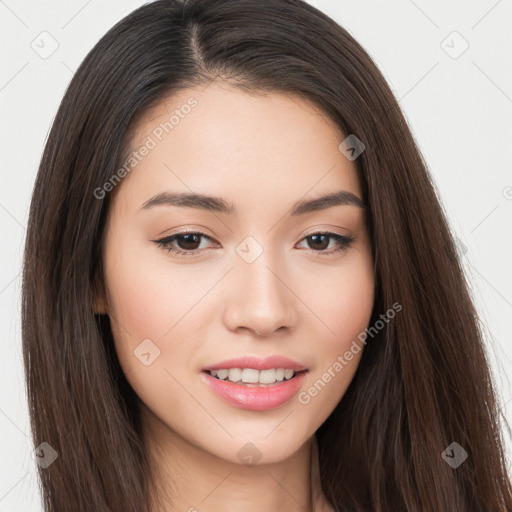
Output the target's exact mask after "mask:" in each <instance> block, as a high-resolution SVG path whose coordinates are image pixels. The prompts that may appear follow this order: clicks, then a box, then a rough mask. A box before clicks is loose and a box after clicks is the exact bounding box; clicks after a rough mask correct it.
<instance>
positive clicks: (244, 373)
mask: <svg viewBox="0 0 512 512" xmlns="http://www.w3.org/2000/svg"><path fill="white" fill-rule="evenodd" d="M305 371H306V370H302V371H297V370H294V369H292V368H269V369H266V370H256V369H255V368H229V369H228V368H221V369H218V370H215V369H212V370H204V373H207V374H208V375H210V376H211V377H213V378H215V379H217V380H221V381H224V382H230V383H232V384H236V385H239V386H245V387H249V388H250V387H259V388H266V387H272V386H277V385H279V384H281V383H283V382H288V381H290V380H292V379H294V378H295V377H296V376H297V375H298V374H300V373H304V372H305Z"/></svg>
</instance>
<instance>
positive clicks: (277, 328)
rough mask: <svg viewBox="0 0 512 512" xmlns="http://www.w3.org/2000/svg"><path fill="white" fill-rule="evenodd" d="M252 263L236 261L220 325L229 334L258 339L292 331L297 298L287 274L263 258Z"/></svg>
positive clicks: (262, 256) (295, 320)
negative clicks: (244, 332)
mask: <svg viewBox="0 0 512 512" xmlns="http://www.w3.org/2000/svg"><path fill="white" fill-rule="evenodd" d="M264 255H265V252H264V253H263V254H262V255H261V256H260V257H259V258H258V259H257V260H256V261H254V262H252V263H247V262H245V261H243V260H239V261H237V262H236V263H235V268H234V269H233V271H232V272H231V279H230V282H229V284H228V286H229V300H228V303H227V305H226V307H225V309H224V322H225V325H226V327H227V328H228V329H230V330H232V331H239V330H244V329H245V330H249V331H251V332H253V333H254V334H256V335H258V336H270V335H272V334H273V333H277V332H281V331H282V332H284V331H286V330H290V329H293V328H294V327H295V325H296V322H297V318H298V315H297V298H296V296H295V294H294V293H293V286H291V284H289V283H288V281H289V279H287V278H286V277H287V273H286V272H284V271H283V270H279V269H278V268H276V265H275V264H272V265H271V261H269V259H268V258H266V257H264Z"/></svg>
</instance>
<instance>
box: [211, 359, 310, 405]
mask: <svg viewBox="0 0 512 512" xmlns="http://www.w3.org/2000/svg"><path fill="white" fill-rule="evenodd" d="M230 368H253V369H255V370H269V369H272V368H287V369H292V370H295V371H296V372H300V373H296V374H295V376H294V377H293V378H292V379H290V380H287V381H282V382H276V383H275V384H271V385H268V386H266V387H257V386H255V387H248V386H244V385H242V384H237V383H234V382H228V381H223V380H219V379H216V378H215V377H212V376H211V375H210V374H209V373H208V371H207V370H219V369H227V370H228V369H230ZM305 370H306V367H305V366H304V365H302V364H299V363H297V362H296V361H293V360H291V359H289V358H287V357H283V356H270V357H266V358H258V357H253V356H246V357H241V358H237V359H230V360H227V361H221V362H219V363H216V364H214V365H210V366H207V367H205V368H203V372H202V373H201V378H202V379H203V382H205V384H206V385H207V386H208V387H209V388H210V389H211V390H212V391H213V392H214V393H215V394H216V395H217V396H219V397H220V398H222V399H224V400H225V401H226V402H228V403H230V404H231V405H234V406H235V407H238V408H240V409H246V410H250V411H267V410H271V409H276V408H277V407H280V406H281V405H283V404H285V403H286V402H288V401H289V400H290V399H291V398H293V397H294V396H295V395H296V394H297V393H298V391H299V389H300V388H301V386H302V383H303V381H304V376H305V374H306V371H305Z"/></svg>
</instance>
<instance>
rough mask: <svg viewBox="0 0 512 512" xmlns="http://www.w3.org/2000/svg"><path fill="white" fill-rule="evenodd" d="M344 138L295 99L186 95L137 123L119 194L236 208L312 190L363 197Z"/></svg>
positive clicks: (219, 90)
mask: <svg viewBox="0 0 512 512" xmlns="http://www.w3.org/2000/svg"><path fill="white" fill-rule="evenodd" d="M344 138H345V136H344V135H343V134H342V133H341V130H340V129H339V127H338V126H337V125H336V123H334V122H333V121H332V120H331V119H330V118H329V117H328V116H327V115H326V114H325V113H324V112H323V111H322V110H320V109H319V108H318V107H316V106H315V105H314V104H313V103H311V102H309V101H307V100H306V99H304V98H301V97H299V96H296V95H286V94H283V93H277V92H271V93H251V94H249V93H247V92H245V91H240V90H237V89H234V88H232V87H231V86H226V85H223V84H221V83H216V82H214V83H212V84H210V85H208V86H207V87H206V88H205V87H204V86H202V87H198V88H187V89H182V90H180V91H179V92H178V93H176V94H173V95H172V96H169V97H168V98H166V99H165V100H163V101H161V102H160V103H159V104H157V105H156V106H154V107H153V108H152V109H151V110H149V111H147V112H146V113H145V114H144V115H143V116H142V117H141V119H140V120H139V122H138V124H137V126H136V128H135V130H134V132H133V135H132V138H131V141H130V153H129V155H128V156H130V154H131V155H132V162H131V163H132V164H133V165H131V166H130V165H128V166H127V168H130V171H129V173H127V175H126V176H127V177H126V178H124V180H123V182H122V186H121V187H118V190H116V193H118V192H120V190H119V189H124V192H123V193H122V195H123V196H124V199H125V200H126V201H132V202H133V201H139V200H140V199H141V198H142V197H144V196H148V195H149V194H156V193H159V192H163V191H166V190H182V191H194V192H202V193H212V194H215V195H219V196H223V197H226V198H229V200H230V201H232V202H233V203H238V200H239V201H244V202H247V201H248V200H249V199H251V200H254V199H255V198H258V199H259V200H260V201H261V200H265V201H267V202H269V201H272V199H273V198H274V199H277V200H280V201H284V200H285V198H286V197H287V196H288V195H289V196H290V198H293V199H294V200H296V199H298V198H300V197H302V196H304V195H306V194H308V191H309V190H311V194H313V195H314V194H315V193H316V192H318V193H324V192H325V191H326V190H327V191H332V190H338V189H345V190H348V191H351V192H353V193H354V194H356V195H358V196H360V186H359V181H358V178H357V173H356V167H355V164H354V162H351V161H349V160H348V159H347V158H346V157H345V156H344V155H343V154H342V153H341V152H340V150H339V149H338V146H339V144H340V143H341V142H342V140H343V139H344ZM144 148H146V149H144ZM134 152H135V153H138V156H137V158H136V161H135V160H133V158H135V157H134V156H133V153H134ZM142 153H143V154H144V155H143V156H141V154H142ZM139 202H140V201H139ZM260 204H261V203H260Z"/></svg>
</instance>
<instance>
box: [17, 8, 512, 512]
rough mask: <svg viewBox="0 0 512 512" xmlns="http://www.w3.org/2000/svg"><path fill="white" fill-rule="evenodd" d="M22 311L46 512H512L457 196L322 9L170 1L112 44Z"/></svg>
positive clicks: (41, 227) (96, 60) (60, 182)
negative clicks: (449, 200) (455, 217)
mask: <svg viewBox="0 0 512 512" xmlns="http://www.w3.org/2000/svg"><path fill="white" fill-rule="evenodd" d="M22 313H23V333H22V334H23V349H24V360H25V369H26V376H27V387H28V397H29V402H30V414H31V421H32V430H33V435H34V442H35V446H41V444H42V443H47V445H46V444H45V445H43V446H44V448H45V449H46V452H47V453H48V452H49V451H50V450H51V453H53V454H54V455H53V457H52V460H51V462H50V461H49V460H46V463H43V464H41V463H40V478H41V483H42V490H43V498H44V504H45V510H46V511H52V512H60V511H67V510H80V511H86V510H91V511H141V510H148V511H151V512H156V511H167V512H170V511H172V512H174V511H178V510H189V511H194V510H197V511H209V510H216V511H217V510H223V511H224V510H226V511H227V510H236V511H251V510H260V509H261V508H262V507H263V508H265V509H266V510H276V511H277V510H305V511H310V510H316V511H332V510H336V511H356V510H357V511H366V510H372V511H382V512H384V511H398V510H410V511H451V512H453V511H461V512H462V511H468V510H471V511H480V510H482V511H484V510H485V511H489V510H496V511H506V510H511V509H512V490H511V484H510V478H509V475H508V474H507V467H506V461H505V457H504V451H503V444H502V443H503V440H502V439H501V437H500V436H501V432H500V423H499V420H500V418H499V413H498V410H499V409H498V406H497V397H496V392H495V388H494V383H493V381H492V379H491V374H490V370H489V364H488V361H487V358H486V353H485V350H484V344H483V340H482V335H481V332H480V329H479V325H478V319H477V316H476V312H475V309H474V306H473V304H472V302H471V299H470V296H469V293H468V287H467V283H466V281H465V279H464V276H463V272H462V270H461V266H460V264H459V261H458V258H457V254H456V249H455V244H454V240H453V238H452V235H451V234H450V231H449V228H448V225H447V222H446V219H445V217H444V215H443V212H442V209H441V207H440V205H439V202H438V200H437V198H436V194H435V191H434V188H433V185H432V182H431V178H430V176H429V174H428V171H427V169H426V167H425V164H424V162H423V161H422V158H421V154H420V152H419V150H418V148H417V147H416V144H415V142H414V139H413V137H412V135H411V133H410V130H409V128H408V126H407V124H406V122H405V120H404V117H403V115H402V113H401V112H400V109H399V107H398V105H397V102H396V100H395V98H394V97H393V95H392V93H391V91H390V89H389V87H388V85H387V84H386V82H385V80H384V79H383V77H382V75H381V73H380V72H379V71H378V69H377V68H376V66H375V65H374V63H373V62H372V60H371V58H370V57H369V56H368V54H367V53H366V52H365V51H364V50H363V49H362V48H361V46H360V45H359V44H358V43H357V42H356V41H355V40H354V39H353V38H352V37H351V36H350V35H349V34H348V33H347V32H346V31H345V30H344V29H343V28H341V27H340V26H339V25H337V24H336V23H335V22H334V21H333V20H331V19H330V18H328V17H327V16H326V15H324V14H322V13H321V12H320V11H318V10H316V9H315V8H313V7H311V6H309V5H308V4H306V3H304V2H302V1H299V0H279V1H275V0H259V1H256V0H210V1H208V2H206V1H201V0H190V1H186V0H182V1H180V0H166V1H164V0H158V1H156V2H153V3H151V4H148V5H145V6H143V7H141V8H140V9H138V10H136V11H134V12H133V13H132V14H130V15H129V16H128V17H126V18H125V19H124V20H122V21H121V22H119V23H118V24H117V25H116V26H115V27H113V28H112V29H111V30H110V31H109V32H108V33H107V34H106V35H105V36H104V37H103V38H102V39H101V40H100V41H99V42H98V44H97V45H96V46H95V48H93V50H92V51H91V52H90V54H89V55H88V56H87V57H86V59H85V61H84V62H83V64H82V65H81V66H80V68H79V70H78V71H77V73H76V75H75V76H74V78H73V80H72V82H71V84H70V86H69V89H68V91H67V92H66V94H65V97H64V99H63V101H62V104H61V107H60V109H59V111H58V113H57V116H56V119H55V121H54V124H53V127H52V130H51V133H50V136H49V139H48V142H47V145H46V148H45V151H44V155H43V158H42V161H41V166H40V169H39V173H38V176H37V180H36V184H35V189H34V196H33V200H32V204H31V210H30V219H29V228H28V234H27V245H26V253H25V266H24V281H23V312H22ZM48 445H49V446H48ZM41 455H42V457H43V459H44V458H45V457H46V455H45V454H44V450H43V452H42V453H41Z"/></svg>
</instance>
